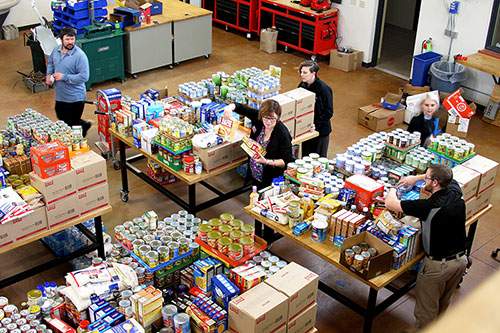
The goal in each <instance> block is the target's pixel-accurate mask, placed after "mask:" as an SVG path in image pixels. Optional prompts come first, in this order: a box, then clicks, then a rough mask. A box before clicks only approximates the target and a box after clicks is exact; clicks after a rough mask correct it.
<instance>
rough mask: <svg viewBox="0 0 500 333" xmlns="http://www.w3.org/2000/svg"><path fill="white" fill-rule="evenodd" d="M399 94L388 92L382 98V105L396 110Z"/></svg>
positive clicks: (399, 100) (399, 101) (398, 103)
mask: <svg viewBox="0 0 500 333" xmlns="http://www.w3.org/2000/svg"><path fill="white" fill-rule="evenodd" d="M401 97H403V96H402V95H401V94H393V93H390V92H388V93H387V94H385V97H384V98H383V102H382V106H383V107H384V108H386V109H389V110H397V109H398V108H399V105H400V103H401Z"/></svg>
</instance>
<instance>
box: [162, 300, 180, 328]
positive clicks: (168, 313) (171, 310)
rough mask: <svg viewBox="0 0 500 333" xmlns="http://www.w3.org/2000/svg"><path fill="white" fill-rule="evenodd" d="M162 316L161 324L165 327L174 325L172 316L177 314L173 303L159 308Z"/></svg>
mask: <svg viewBox="0 0 500 333" xmlns="http://www.w3.org/2000/svg"><path fill="white" fill-rule="evenodd" d="M161 314H162V317H163V326H165V327H167V328H173V327H174V316H175V315H176V314H177V307H176V306H175V305H165V306H164V307H163V308H162V309H161Z"/></svg>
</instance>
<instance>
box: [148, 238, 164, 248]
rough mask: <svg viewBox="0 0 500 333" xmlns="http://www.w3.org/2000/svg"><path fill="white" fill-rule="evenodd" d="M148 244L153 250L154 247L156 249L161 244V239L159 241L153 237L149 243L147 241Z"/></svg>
mask: <svg viewBox="0 0 500 333" xmlns="http://www.w3.org/2000/svg"><path fill="white" fill-rule="evenodd" d="M149 245H150V246H151V248H152V249H153V250H156V249H158V248H159V247H160V246H162V242H161V241H159V240H156V239H155V240H154V241H152V242H151V243H149Z"/></svg>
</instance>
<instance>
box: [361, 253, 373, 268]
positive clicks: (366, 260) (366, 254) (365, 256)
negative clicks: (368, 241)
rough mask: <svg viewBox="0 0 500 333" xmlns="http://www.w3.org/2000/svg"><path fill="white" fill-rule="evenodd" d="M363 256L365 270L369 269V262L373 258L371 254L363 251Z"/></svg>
mask: <svg viewBox="0 0 500 333" xmlns="http://www.w3.org/2000/svg"><path fill="white" fill-rule="evenodd" d="M361 255H362V256H363V268H366V267H368V262H369V261H370V258H371V255H370V252H368V251H363V252H361Z"/></svg>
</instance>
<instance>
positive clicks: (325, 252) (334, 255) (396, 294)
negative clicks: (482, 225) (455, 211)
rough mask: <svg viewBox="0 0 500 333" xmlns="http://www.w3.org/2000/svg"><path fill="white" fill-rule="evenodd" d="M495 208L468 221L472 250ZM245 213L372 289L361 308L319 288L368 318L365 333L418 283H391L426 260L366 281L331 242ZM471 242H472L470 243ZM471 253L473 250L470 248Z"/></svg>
mask: <svg viewBox="0 0 500 333" xmlns="http://www.w3.org/2000/svg"><path fill="white" fill-rule="evenodd" d="M491 208H492V205H488V207H486V208H484V209H483V210H481V211H479V212H478V213H476V214H474V215H473V216H472V217H470V218H469V219H467V220H466V223H465V224H466V226H467V227H469V233H468V235H467V240H468V241H469V242H470V245H469V247H470V246H472V239H473V238H474V233H475V230H476V226H477V222H478V221H479V219H480V218H481V217H482V216H484V215H485V214H486V213H487V212H489V211H490V209H491ZM243 211H244V212H245V213H246V214H248V215H250V216H251V217H253V218H254V219H255V222H256V228H255V229H256V234H257V230H258V225H257V224H258V223H257V222H260V223H262V224H264V225H266V226H268V227H269V228H271V229H273V230H274V231H276V232H278V233H279V234H281V235H283V236H284V237H286V238H288V239H290V240H292V241H293V242H295V243H296V244H297V245H299V246H302V247H303V248H305V249H307V250H308V251H310V252H312V253H314V254H315V255H317V256H319V257H321V258H322V259H324V260H325V261H326V262H328V263H329V264H331V265H332V266H334V267H336V268H338V269H340V270H342V271H344V272H345V273H347V274H349V275H350V276H351V277H353V278H355V279H357V280H358V281H360V282H362V283H363V284H365V285H367V286H368V287H369V288H370V292H369V296H368V302H367V306H366V308H365V307H362V306H360V305H358V304H357V303H355V302H354V301H353V300H351V299H349V298H348V297H347V296H346V295H343V294H340V293H339V292H338V291H336V290H334V289H333V288H331V287H329V286H327V285H325V284H324V283H322V282H321V281H320V284H319V288H320V290H322V291H323V292H324V293H326V294H327V295H329V296H331V297H333V298H335V299H336V300H338V301H339V302H341V303H342V304H344V305H346V306H347V307H349V308H350V309H352V310H353V311H355V312H357V313H359V314H360V315H362V316H363V317H364V318H365V322H364V328H363V331H364V332H370V331H371V325H372V321H373V318H374V317H375V316H376V315H378V314H380V313H381V312H382V311H384V310H385V309H386V308H387V307H389V306H390V305H391V304H393V303H394V302H396V301H397V300H398V299H400V298H401V297H403V296H404V295H405V294H406V293H407V292H408V291H410V290H411V289H412V288H413V287H414V286H415V282H416V278H414V279H412V280H411V281H410V282H408V283H407V284H406V285H404V286H403V287H401V288H399V289H396V288H395V287H393V286H391V283H392V282H393V281H394V280H396V279H397V278H399V277H400V276H401V275H403V274H404V273H406V271H407V270H408V269H409V268H411V267H413V266H414V265H415V264H417V263H418V262H419V261H420V259H422V258H423V256H424V254H423V253H419V254H417V255H416V256H415V258H413V259H412V260H410V261H409V262H408V263H407V264H406V265H404V266H403V267H401V268H400V269H398V270H394V269H391V270H390V271H388V272H387V273H384V274H382V275H379V276H376V277H374V278H372V279H370V280H365V279H363V278H362V277H360V276H359V275H357V274H355V273H354V272H352V271H351V270H350V269H349V268H347V267H346V266H344V265H342V264H341V263H340V254H341V253H340V249H338V248H337V247H335V246H333V244H332V243H331V242H329V241H325V242H323V243H319V242H315V241H313V240H312V239H311V235H310V232H307V233H305V234H303V235H301V236H298V237H297V236H295V235H294V234H293V230H292V229H290V228H289V227H288V225H281V224H278V223H276V222H274V221H271V220H269V219H267V218H265V217H263V216H262V215H260V214H259V213H257V212H255V211H253V210H252V209H250V207H249V206H247V207H245V208H244V209H243ZM471 238H472V239H471ZM469 251H470V248H469ZM285 259H287V260H292V259H293V258H285ZM383 288H386V289H388V290H389V291H391V292H393V295H391V296H389V297H388V298H386V299H385V300H383V301H382V302H379V304H378V305H377V293H378V291H379V290H381V289H383Z"/></svg>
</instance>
